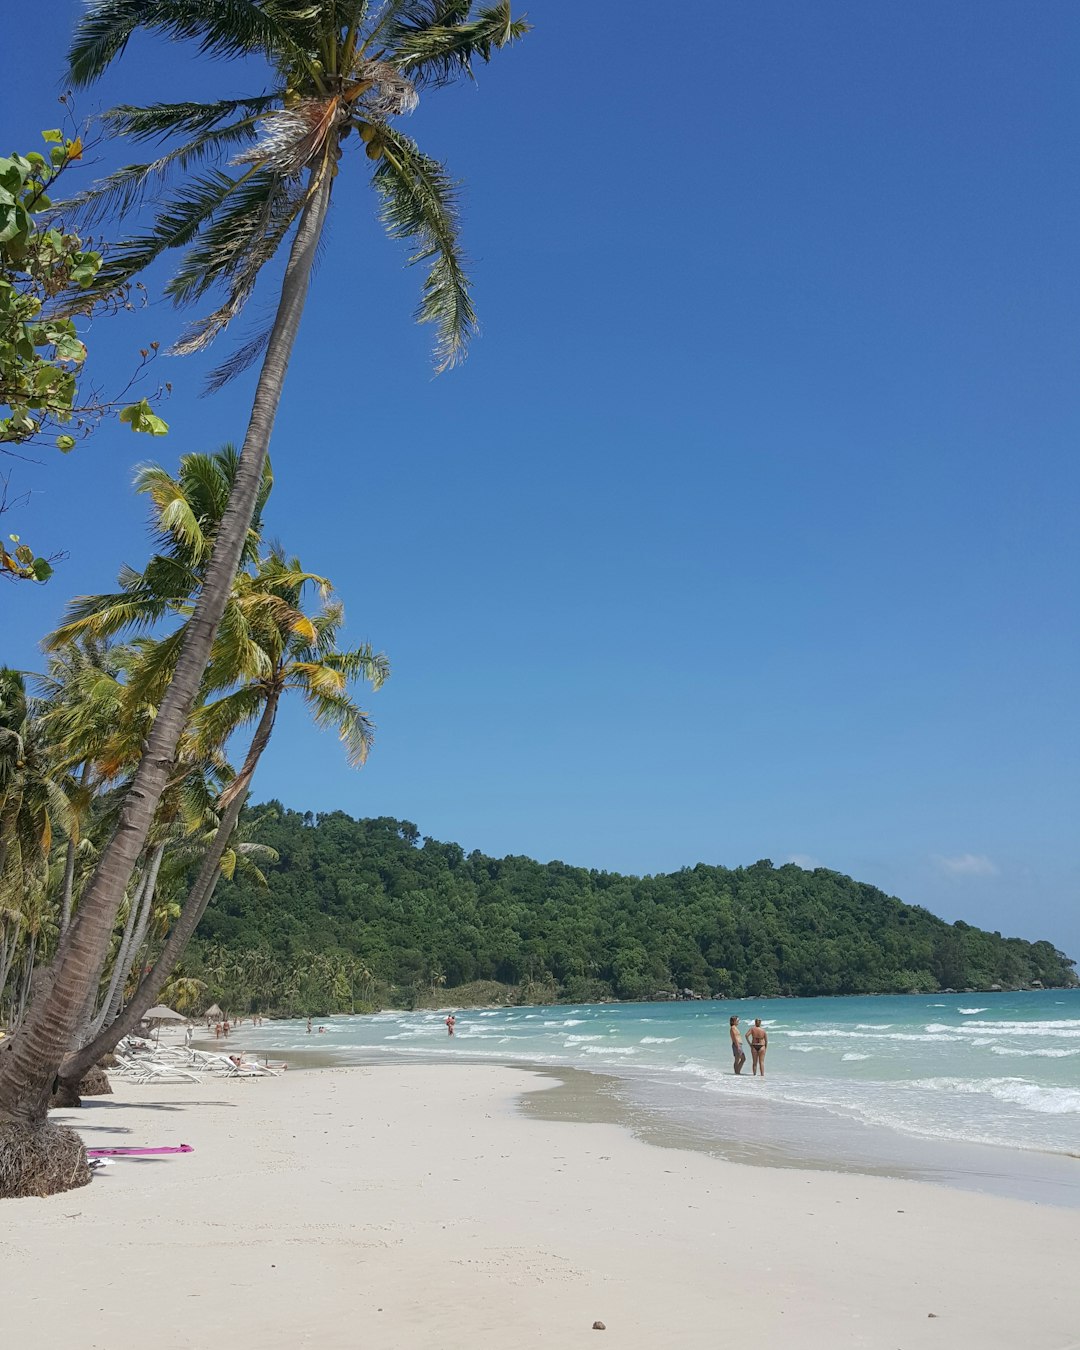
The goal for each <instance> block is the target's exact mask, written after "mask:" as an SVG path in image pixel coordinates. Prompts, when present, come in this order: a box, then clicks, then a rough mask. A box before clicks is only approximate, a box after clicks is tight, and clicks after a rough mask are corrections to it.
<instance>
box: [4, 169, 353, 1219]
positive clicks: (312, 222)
mask: <svg viewBox="0 0 1080 1350" xmlns="http://www.w3.org/2000/svg"><path fill="white" fill-rule="evenodd" d="M330 190H331V175H330V169H329V167H328V166H325V165H324V166H323V168H322V170H321V171H319V170H314V171H313V172H312V174H311V179H310V187H309V195H308V200H307V204H306V205H305V207H304V210H303V213H302V215H301V218H300V223H299V226H298V228H297V233H296V238H295V239H294V241H293V245H292V248H291V250H290V254H289V261H288V265H287V266H286V269H285V276H284V279H283V281H282V288H281V299H280V302H279V304H278V309H277V314H276V316H275V319H274V327H273V331H272V333H271V336H270V342H269V345H268V347H267V351H266V356H265V358H264V360H263V365H262V370H261V372H260V374H259V382H258V386H257V388H256V391H255V399H254V404H253V406H252V411H251V419H250V421H249V423H248V428H247V434H246V435H245V437H244V445H243V449H242V451H241V455H240V464H239V468H238V471H237V474H236V479H235V483H234V487H233V491H232V495H231V497H230V500H229V505H228V508H227V509H226V511H225V515H224V517H223V518H222V522H221V527H220V530H219V532H218V535H217V539H216V541H215V543H214V551H213V556H212V558H211V561H210V565H209V567H208V569H207V573H206V580H205V583H204V585H203V590H202V594H201V596H200V597H199V602H198V605H197V606H196V609H195V613H194V615H193V616H192V618H191V621H190V625H189V627H188V630H187V633H186V635H185V638H184V645H183V649H182V651H181V653H180V658H179V660H178V662H177V666H176V671H175V674H174V675H173V679H172V683H171V684H170V686H169V690H168V693H167V694H166V695H165V698H164V699H163V700H162V703H161V707H160V709H159V711H158V714H157V717H156V718H155V720H154V725H153V727H152V728H151V731H150V736H149V741H148V744H147V747H146V750H145V752H144V754H143V757H142V759H141V760H140V763H139V768H138V770H137V772H136V774H135V779H134V782H133V783H132V786H131V789H130V790H129V792H128V795H127V797H126V799H125V801H124V805H123V807H122V808H121V812H120V819H119V821H118V823H117V827H116V831H115V833H114V834H113V836H112V838H111V839H110V841H109V843H108V845H107V846H106V847H105V849H104V851H103V852H102V855H101V858H100V860H99V862H98V865H97V867H96V868H95V870H94V874H93V876H92V877H91V879H90V881H89V882H88V883H87V886H86V889H85V891H84V892H83V896H82V900H81V902H80V905H79V912H78V915H77V917H76V919H75V920H74V921H73V922H72V924H71V926H70V927H69V929H68V931H67V934H66V935H65V937H66V939H67V940H66V943H65V946H64V950H63V952H62V954H61V956H60V957H59V959H58V961H57V963H56V969H55V970H54V971H53V972H52V978H51V979H50V980H49V981H48V982H47V983H46V984H44V985H43V987H42V990H41V991H40V993H39V994H38V996H37V997H35V999H34V1001H33V1003H32V1004H31V1007H30V1008H29V1010H28V1013H27V1016H26V1019H25V1022H24V1024H23V1026H22V1027H21V1029H20V1031H19V1033H18V1035H15V1036H12V1037H10V1038H9V1039H7V1040H5V1041H4V1042H3V1043H2V1044H0V1127H3V1129H2V1130H0V1196H3V1195H5V1194H6V1195H21V1194H39V1193H40V1185H41V1177H40V1172H39V1171H38V1172H36V1173H35V1174H34V1175H25V1171H26V1169H20V1167H18V1166H15V1165H14V1164H13V1163H11V1162H9V1161H8V1160H7V1159H5V1156H4V1155H5V1153H8V1152H9V1151H12V1150H15V1149H16V1147H17V1141H20V1140H21V1146H22V1149H23V1151H24V1154H25V1156H26V1157H28V1158H29V1157H34V1156H36V1155H37V1150H36V1149H34V1148H29V1149H27V1147H26V1140H25V1138H23V1137H22V1134H21V1131H20V1129H17V1128H16V1127H23V1128H24V1129H25V1131H26V1132H29V1133H32V1132H33V1130H35V1129H38V1128H40V1127H41V1126H43V1125H44V1124H45V1117H46V1112H47V1110H48V1104H49V1096H50V1094H51V1091H52V1086H53V1081H54V1078H55V1076H56V1072H57V1069H58V1067H59V1065H60V1061H61V1060H62V1058H63V1057H64V1055H65V1053H66V1052H67V1051H68V1050H69V1049H70V1048H71V1041H72V1035H73V1033H74V1031H75V1028H76V1023H77V1021H78V1018H79V1014H80V1012H81V1010H82V1008H83V1006H84V1002H85V999H86V993H87V990H88V989H89V988H90V987H92V985H93V982H94V981H95V980H96V979H97V977H98V974H99V972H100V969H101V964H102V961H103V957H104V953H105V952H106V951H107V950H108V943H109V938H110V935H111V934H112V930H113V925H114V922H115V919H116V913H117V910H118V909H119V907H120V904H121V901H122V899H123V896H124V893H125V891H126V889H127V885H128V882H129V881H130V879H131V874H132V871H133V870H134V867H135V864H136V862H137V861H138V858H139V855H140V854H141V853H142V850H143V848H144V846H145V844H146V839H147V835H148V834H149V832H150V827H151V825H152V823H153V819H154V813H155V811H156V809H157V804H158V801H159V800H160V798H161V794H162V792H163V791H164V789H165V786H166V783H167V781H168V778H169V774H170V772H171V770H172V766H173V760H174V758H175V755H176V747H177V745H178V743H179V740H180V736H181V734H182V732H183V730H184V725H185V723H186V721H187V718H188V715H189V713H190V711H191V707H192V704H193V703H194V700H195V697H196V695H197V693H198V690H199V684H200V681H201V680H202V676H203V672H204V670H205V669H206V664H207V661H208V660H209V657H210V649H211V646H212V643H213V640H214V636H215V633H216V632H217V627H218V624H219V623H220V621H221V616H222V613H223V612H224V609H225V604H226V601H227V599H228V596H229V592H230V589H231V587H232V584H233V579H234V577H235V576H236V569H237V567H238V565H239V562H240V557H241V553H242V551H243V546H244V541H245V539H246V537H247V532H248V528H249V526H250V523H251V517H252V513H253V510H254V506H255V501H256V497H257V494H258V491H259V486H260V483H261V480H262V472H263V465H264V463H265V461H266V456H267V452H268V450H269V445H270V436H271V432H272V430H273V426H274V418H275V415H276V413H277V409H278V404H279V402H280V399H281V393H282V388H283V385H284V381H285V372H286V370H287V369H288V364H289V357H290V355H291V353H292V348H293V343H294V342H295V340H296V334H297V331H298V329H299V326H300V318H301V315H302V313H303V308H304V301H305V299H306V297H307V290H308V285H309V282H310V279H311V270H312V265H313V263H314V260H315V254H316V251H317V247H318V242H319V238H320V236H321V234H322V228H323V224H324V222H325V219H326V211H327V207H328V205H329V201H330ZM73 1138H74V1139H75V1144H76V1145H77V1146H78V1147H80V1148H81V1145H80V1144H78V1140H77V1137H75V1136H73ZM35 1166H36V1164H35ZM84 1174H85V1175H84ZM76 1177H77V1180H76V1181H75V1182H74V1183H71V1184H85V1181H86V1180H88V1179H89V1172H88V1171H87V1170H86V1168H85V1166H84V1167H83V1168H82V1171H81V1172H80V1171H79V1170H78V1169H76ZM50 1184H52V1183H50ZM53 1189H54V1190H64V1189H69V1186H64V1185H59V1184H55V1185H53Z"/></svg>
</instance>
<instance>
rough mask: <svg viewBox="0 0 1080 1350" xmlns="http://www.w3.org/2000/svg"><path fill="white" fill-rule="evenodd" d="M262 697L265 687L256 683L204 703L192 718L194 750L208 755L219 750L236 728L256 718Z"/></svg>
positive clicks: (260, 707) (191, 733)
mask: <svg viewBox="0 0 1080 1350" xmlns="http://www.w3.org/2000/svg"><path fill="white" fill-rule="evenodd" d="M265 700H266V692H265V690H264V689H262V688H261V687H260V686H259V685H256V684H246V685H244V686H242V687H241V688H240V689H236V690H234V691H233V692H232V693H230V694H226V695H224V697H222V698H217V699H214V700H213V701H212V702H210V703H204V704H203V705H202V707H200V708H197V709H196V710H195V712H194V713H193V714H192V717H191V729H190V736H191V746H192V749H193V751H195V752H196V753H200V754H207V753H209V752H211V751H213V750H216V749H220V748H221V747H222V746H224V745H225V744H226V743H227V742H228V740H229V738H230V737H231V736H232V735H233V734H234V733H235V732H236V731H238V730H239V729H240V728H241V727H243V726H246V725H248V724H249V723H250V722H253V721H255V719H256V718H257V717H258V716H259V714H260V712H261V711H262V706H263V703H264V702H265Z"/></svg>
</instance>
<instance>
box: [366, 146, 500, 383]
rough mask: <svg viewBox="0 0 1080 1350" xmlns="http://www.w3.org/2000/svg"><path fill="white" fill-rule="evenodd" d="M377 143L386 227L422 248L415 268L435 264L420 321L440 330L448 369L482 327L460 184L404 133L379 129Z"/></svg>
mask: <svg viewBox="0 0 1080 1350" xmlns="http://www.w3.org/2000/svg"><path fill="white" fill-rule="evenodd" d="M378 144H379V146H380V148H381V149H382V158H381V159H380V161H379V164H378V167H377V168H376V170H375V174H374V179H373V181H374V183H375V187H376V188H377V189H378V191H379V193H380V194H381V196H382V199H383V208H382V218H383V223H384V224H385V226H386V229H387V233H388V234H389V235H390V237H391V238H392V239H411V240H415V241H416V243H417V244H418V245H419V247H418V248H417V250H416V252H415V253H413V254H412V256H411V257H410V258H409V264H410V266H412V265H414V264H416V263H424V262H430V264H431V266H430V268H429V270H428V274H427V278H426V280H425V282H424V292H423V297H422V299H421V301H420V304H419V307H418V308H417V311H416V318H417V321H418V322H419V323H433V324H434V325H435V327H436V331H437V333H438V338H437V341H436V346H435V357H436V368H437V369H438V370H440V371H441V370H446V369H447V368H448V367H449V366H453V365H455V364H456V363H457V362H458V361H460V360H461V359H462V358H463V357H464V355H465V350H466V347H467V345H468V341H469V338H470V337H471V336H472V335H473V334H474V333H475V331H476V326H477V324H476V311H475V310H474V309H473V305H472V299H471V297H470V294H469V279H468V277H467V276H466V274H465V260H464V258H463V257H462V255H461V252H460V250H459V247H458V234H457V225H458V221H457V184H456V183H454V182H453V181H452V180H451V178H450V177H449V175H448V174H447V172H446V169H445V168H444V166H443V165H442V164H440V163H439V162H438V161H437V160H434V159H430V158H429V157H428V156H427V155H425V154H423V153H422V152H421V151H420V149H419V147H418V146H417V144H416V142H415V141H411V140H410V139H409V138H408V137H407V136H403V135H401V133H400V132H398V131H395V130H393V129H392V128H390V127H388V126H384V127H382V128H380V130H379V133H378Z"/></svg>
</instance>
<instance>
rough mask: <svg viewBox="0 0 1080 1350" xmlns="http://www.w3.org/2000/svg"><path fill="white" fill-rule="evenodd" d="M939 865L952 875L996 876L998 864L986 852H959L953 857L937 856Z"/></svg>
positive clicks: (936, 860) (948, 874) (947, 874)
mask: <svg viewBox="0 0 1080 1350" xmlns="http://www.w3.org/2000/svg"><path fill="white" fill-rule="evenodd" d="M934 861H935V862H936V863H937V865H938V867H940V868H941V870H942V871H943V872H944V873H945V875H946V876H950V877H996V876H997V874H998V866H997V864H996V863H995V862H992V861H991V860H990V859H989V858H988V857H987V856H986V854H985V853H958V854H956V856H955V857H953V858H942V857H936V858H935V859H934Z"/></svg>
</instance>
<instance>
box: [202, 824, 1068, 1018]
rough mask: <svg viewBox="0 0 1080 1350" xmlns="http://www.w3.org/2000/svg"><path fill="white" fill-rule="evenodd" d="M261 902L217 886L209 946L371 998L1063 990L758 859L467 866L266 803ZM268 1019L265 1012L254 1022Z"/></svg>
mask: <svg viewBox="0 0 1080 1350" xmlns="http://www.w3.org/2000/svg"><path fill="white" fill-rule="evenodd" d="M261 838H263V840H264V842H265V843H267V844H269V845H271V846H272V847H273V848H274V849H275V850H276V851H277V853H278V855H279V861H278V862H277V863H276V864H275V865H273V866H271V867H268V868H267V869H266V881H267V889H266V890H265V891H262V890H256V889H255V888H253V887H252V886H250V885H249V884H248V883H247V882H246V881H244V880H243V879H237V880H236V881H234V882H232V883H230V884H228V885H223V886H222V887H221V888H220V891H219V894H218V898H217V899H216V901H215V903H214V905H213V907H212V908H211V909H210V910H209V911H208V912H207V914H206V917H205V919H204V921H203V930H202V931H203V935H204V940H205V941H207V942H212V943H213V944H215V945H216V946H218V947H220V948H224V949H227V950H229V951H231V952H235V953H238V954H241V953H243V952H245V951H248V950H256V949H257V950H261V951H264V952H266V953H267V954H268V955H269V956H272V957H273V958H274V959H276V960H278V961H281V962H285V963H286V964H288V963H289V962H290V961H295V960H297V958H299V957H301V956H303V954H304V953H308V952H315V953H329V952H338V953H348V954H351V955H353V956H356V957H358V958H359V959H360V961H361V962H362V963H363V965H364V967H365V969H368V970H370V971H371V972H372V973H373V975H374V976H375V977H376V979H377V980H378V981H380V982H381V983H382V984H383V985H384V986H397V988H398V989H399V990H402V989H405V990H409V989H413V988H415V989H416V990H417V991H423V990H424V989H425V988H428V989H430V987H431V985H432V982H433V981H436V982H437V983H439V984H440V985H441V983H442V981H441V978H440V977H441V976H444V975H445V980H446V985H447V987H448V988H453V987H455V986H459V985H463V984H466V983H469V982H472V981H476V980H497V981H500V982H501V983H503V984H508V985H522V984H525V985H531V986H533V987H534V989H535V991H536V997H537V998H538V999H540V998H547V997H555V996H558V997H564V998H569V999H573V1000H575V1001H577V1000H583V999H590V1000H596V999H602V998H611V997H616V998H625V999H643V998H651V997H652V996H653V995H655V994H663V993H671V992H678V991H681V990H684V989H689V990H693V991H694V992H696V993H700V994H702V995H710V994H724V995H727V996H731V997H738V996H744V995H755V996H756V995H770V994H795V995H813V994H857V993H904V992H907V991H909V990H936V989H939V988H945V987H949V988H954V989H964V988H983V989H985V988H988V987H989V986H990V985H992V984H1000V985H1002V986H1003V987H1016V986H1020V985H1025V984H1030V983H1032V982H1034V981H1036V980H1038V981H1041V982H1042V983H1043V984H1046V985H1062V984H1067V983H1069V982H1071V981H1072V979H1073V974H1072V963H1071V962H1070V961H1069V960H1068V959H1067V958H1066V957H1065V956H1063V955H1062V953H1061V952H1059V951H1057V950H1056V949H1055V948H1054V947H1053V945H1052V944H1051V943H1049V942H1035V943H1031V942H1025V941H1022V940H1020V939H1018V938H1002V937H1001V936H1000V935H999V934H996V933H987V932H983V931H982V930H980V929H978V928H972V927H969V926H968V925H966V924H963V923H957V924H953V925H950V924H947V923H945V922H944V921H943V920H941V919H938V918H935V917H934V915H932V914H930V913H929V912H928V911H927V910H925V909H922V908H920V907H918V906H916V905H907V904H904V903H903V902H902V901H900V900H897V899H893V898H892V897H890V896H888V895H885V894H884V893H883V892H881V891H879V890H878V889H877V888H876V887H874V886H868V885H865V884H862V883H860V882H857V881H853V880H852V879H851V878H850V877H846V876H842V875H841V874H840V873H838V872H832V871H829V870H828V869H826V868H818V869H816V870H815V871H813V872H808V871H804V870H803V869H802V868H801V867H797V866H795V865H794V864H787V865H785V866H782V867H774V866H773V864H772V863H771V862H769V861H767V860H765V861H762V862H757V863H754V864H753V866H751V867H737V868H725V867H708V866H705V865H704V864H699V865H698V866H696V867H688V868H683V869H682V870H681V871H679V872H675V873H672V874H670V875H661V876H651V877H633V876H620V875H619V874H618V873H614V872H598V871H589V870H585V869H584V868H579V867H569V866H567V865H566V864H564V863H560V862H551V863H538V862H534V861H533V860H532V859H530V858H519V857H509V858H489V857H486V856H484V855H483V854H481V853H470V854H468V855H466V854H465V853H464V852H463V850H462V849H461V848H459V847H458V845H456V844H446V843H440V842H438V841H437V840H435V839H427V838H425V839H421V838H420V836H419V832H418V831H417V829H416V827H415V826H414V825H411V824H409V823H408V822H406V821H398V820H392V819H388V818H385V817H384V818H379V819H375V820H353V819H350V817H349V816H347V815H345V814H343V813H342V812H339V811H335V812H331V813H329V814H326V815H319V816H312V815H311V814H310V813H308V814H301V813H299V812H296V811H286V810H284V809H283V808H281V807H280V806H278V805H276V804H275V810H274V813H273V815H272V817H270V818H268V819H267V822H266V825H265V828H264V830H263V831H262V832H261ZM264 1006H265V1005H264Z"/></svg>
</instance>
